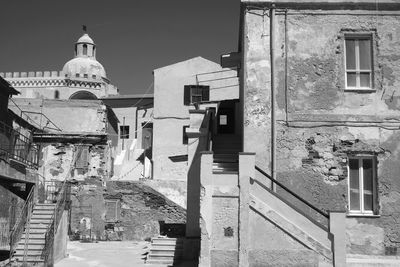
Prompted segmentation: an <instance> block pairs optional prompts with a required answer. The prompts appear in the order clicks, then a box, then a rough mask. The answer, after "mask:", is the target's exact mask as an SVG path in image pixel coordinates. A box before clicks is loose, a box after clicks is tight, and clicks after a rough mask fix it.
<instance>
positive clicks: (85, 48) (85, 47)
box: [82, 44, 87, 56]
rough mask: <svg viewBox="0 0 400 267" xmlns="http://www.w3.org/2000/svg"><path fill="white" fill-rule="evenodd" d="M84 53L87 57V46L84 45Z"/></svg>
mask: <svg viewBox="0 0 400 267" xmlns="http://www.w3.org/2000/svg"><path fill="white" fill-rule="evenodd" d="M82 53H83V55H85V56H86V55H87V44H84V45H83V52H82Z"/></svg>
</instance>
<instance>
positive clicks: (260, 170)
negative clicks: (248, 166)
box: [255, 166, 329, 219]
mask: <svg viewBox="0 0 400 267" xmlns="http://www.w3.org/2000/svg"><path fill="white" fill-rule="evenodd" d="M255 169H256V170H257V171H259V172H260V173H261V174H262V175H264V176H265V177H267V178H268V179H269V180H270V181H271V182H272V183H275V184H277V185H279V186H280V187H282V188H283V189H284V190H286V191H287V192H288V193H290V194H291V195H292V196H294V197H295V198H297V199H298V200H300V201H301V202H303V203H304V204H306V205H307V206H308V207H309V208H311V209H313V210H314V211H316V212H317V213H319V214H321V215H322V216H324V217H325V218H327V219H329V214H328V213H326V212H324V211H322V210H320V209H318V208H317V207H315V206H314V205H312V204H311V203H310V202H308V201H307V200H305V199H304V198H302V197H301V196H299V195H297V194H296V193H295V192H293V191H292V190H290V189H289V188H287V187H286V186H285V185H283V184H281V183H280V182H278V181H277V180H274V179H272V177H271V176H269V175H268V174H267V173H266V172H264V171H263V170H262V169H261V168H260V167H258V166H255ZM255 181H256V182H257V183H258V184H259V185H260V186H261V187H263V188H264V189H266V190H270V189H269V188H268V187H266V186H265V185H264V184H262V183H260V182H259V181H257V180H255Z"/></svg>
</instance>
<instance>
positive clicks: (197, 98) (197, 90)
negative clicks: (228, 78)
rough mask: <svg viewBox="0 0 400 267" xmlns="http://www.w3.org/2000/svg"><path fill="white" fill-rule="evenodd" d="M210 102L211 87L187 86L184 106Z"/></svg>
mask: <svg viewBox="0 0 400 267" xmlns="http://www.w3.org/2000/svg"><path fill="white" fill-rule="evenodd" d="M204 101H210V86H205V85H185V87H184V105H190V104H194V103H201V102H204Z"/></svg>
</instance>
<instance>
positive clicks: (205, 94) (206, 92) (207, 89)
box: [201, 86, 210, 101]
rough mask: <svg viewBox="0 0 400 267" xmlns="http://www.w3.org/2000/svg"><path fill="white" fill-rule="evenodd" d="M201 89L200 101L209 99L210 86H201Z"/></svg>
mask: <svg viewBox="0 0 400 267" xmlns="http://www.w3.org/2000/svg"><path fill="white" fill-rule="evenodd" d="M202 89H203V90H202V91H201V96H202V97H201V99H202V101H210V86H203V88H202Z"/></svg>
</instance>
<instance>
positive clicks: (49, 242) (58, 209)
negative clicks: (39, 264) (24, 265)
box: [41, 180, 71, 263]
mask: <svg viewBox="0 0 400 267" xmlns="http://www.w3.org/2000/svg"><path fill="white" fill-rule="evenodd" d="M70 188H71V187H70V184H69V183H68V181H67V180H64V182H63V183H62V186H61V188H60V190H59V193H58V196H57V202H56V205H55V207H54V213H53V216H52V217H51V224H50V225H49V226H48V228H47V230H46V234H45V244H44V247H43V250H42V255H41V258H42V259H44V262H46V263H47V262H48V261H49V257H50V255H51V252H52V248H53V244H54V237H55V234H56V233H57V228H58V225H59V224H60V221H61V218H62V215H63V212H64V210H65V209H66V207H67V204H68V203H69V196H70Z"/></svg>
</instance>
